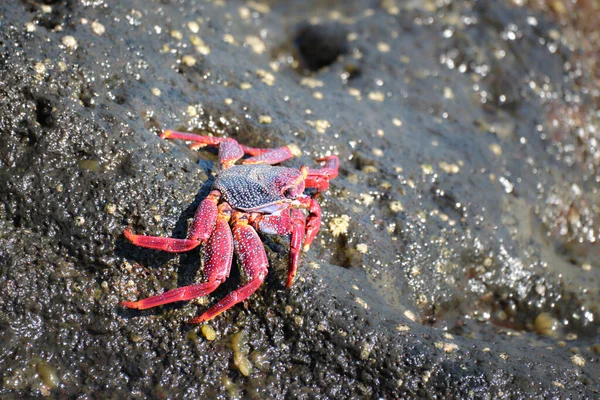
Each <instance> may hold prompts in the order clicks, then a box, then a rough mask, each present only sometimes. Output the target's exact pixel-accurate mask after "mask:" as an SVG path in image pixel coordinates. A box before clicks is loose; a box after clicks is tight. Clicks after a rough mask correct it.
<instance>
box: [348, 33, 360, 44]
mask: <svg viewBox="0 0 600 400" xmlns="http://www.w3.org/2000/svg"><path fill="white" fill-rule="evenodd" d="M346 39H347V40H348V41H349V42H354V41H355V40H356V39H358V33H356V32H350V33H349V34H348V35H347V36H346Z"/></svg>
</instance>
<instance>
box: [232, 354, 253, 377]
mask: <svg viewBox="0 0 600 400" xmlns="http://www.w3.org/2000/svg"><path fill="white" fill-rule="evenodd" d="M233 365H235V366H236V367H237V369H238V370H239V371H240V372H241V373H242V375H244V376H249V375H250V373H251V372H252V363H251V362H250V360H249V359H248V357H247V356H246V354H245V353H241V352H239V351H236V352H234V353H233Z"/></svg>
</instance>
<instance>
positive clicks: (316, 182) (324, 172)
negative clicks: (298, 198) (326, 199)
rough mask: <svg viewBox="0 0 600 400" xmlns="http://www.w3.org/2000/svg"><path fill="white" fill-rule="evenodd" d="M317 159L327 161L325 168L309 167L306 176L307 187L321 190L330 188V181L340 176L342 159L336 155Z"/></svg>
mask: <svg viewBox="0 0 600 400" xmlns="http://www.w3.org/2000/svg"><path fill="white" fill-rule="evenodd" d="M317 161H319V162H321V161H325V166H324V167H323V168H309V169H308V175H307V176H306V181H305V184H306V187H307V188H315V189H317V190H318V191H319V192H321V191H324V190H327V189H328V188H329V181H330V180H332V179H335V178H336V177H337V176H338V169H339V166H340V161H339V159H338V157H337V156H336V155H331V156H327V157H323V158H318V159H317Z"/></svg>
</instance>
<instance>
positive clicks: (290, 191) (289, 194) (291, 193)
mask: <svg viewBox="0 0 600 400" xmlns="http://www.w3.org/2000/svg"><path fill="white" fill-rule="evenodd" d="M283 195H284V196H285V197H286V198H288V199H295V198H296V190H295V188H293V187H291V188H287V189H285V191H284V192H283Z"/></svg>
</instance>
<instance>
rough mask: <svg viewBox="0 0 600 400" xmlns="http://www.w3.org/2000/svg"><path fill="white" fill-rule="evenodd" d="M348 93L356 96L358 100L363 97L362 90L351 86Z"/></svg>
mask: <svg viewBox="0 0 600 400" xmlns="http://www.w3.org/2000/svg"><path fill="white" fill-rule="evenodd" d="M348 93H349V94H350V96H352V97H356V99H357V100H360V99H361V98H362V96H361V93H360V90H358V89H355V88H350V89H348Z"/></svg>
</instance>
